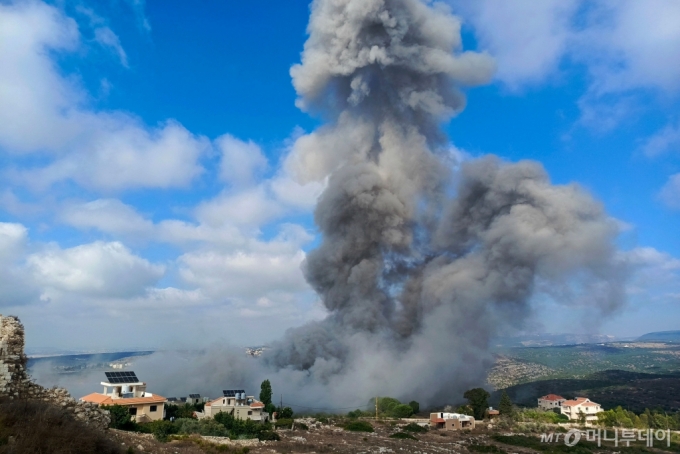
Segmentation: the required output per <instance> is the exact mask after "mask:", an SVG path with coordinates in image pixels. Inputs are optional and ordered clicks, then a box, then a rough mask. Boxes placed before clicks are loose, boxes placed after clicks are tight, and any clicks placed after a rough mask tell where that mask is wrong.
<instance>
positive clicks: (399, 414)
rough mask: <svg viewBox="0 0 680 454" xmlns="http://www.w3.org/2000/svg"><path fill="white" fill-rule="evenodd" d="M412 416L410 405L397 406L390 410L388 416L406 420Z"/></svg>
mask: <svg viewBox="0 0 680 454" xmlns="http://www.w3.org/2000/svg"><path fill="white" fill-rule="evenodd" d="M412 414H413V408H411V406H410V405H406V404H399V405H397V406H395V407H393V408H392V411H391V412H390V416H392V417H395V418H408V417H409V416H411V415H412Z"/></svg>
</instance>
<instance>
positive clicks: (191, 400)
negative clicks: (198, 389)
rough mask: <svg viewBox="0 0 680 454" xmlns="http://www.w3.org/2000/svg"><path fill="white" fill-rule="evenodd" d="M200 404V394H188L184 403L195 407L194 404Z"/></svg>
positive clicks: (201, 400)
mask: <svg viewBox="0 0 680 454" xmlns="http://www.w3.org/2000/svg"><path fill="white" fill-rule="evenodd" d="M202 402H203V399H201V395H200V394H189V397H187V402H186V403H188V404H191V405H196V404H200V403H202Z"/></svg>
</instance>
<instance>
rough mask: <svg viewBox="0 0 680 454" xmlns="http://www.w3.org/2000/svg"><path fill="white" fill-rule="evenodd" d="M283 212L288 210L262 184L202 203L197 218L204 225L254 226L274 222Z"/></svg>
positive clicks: (223, 194)
mask: <svg viewBox="0 0 680 454" xmlns="http://www.w3.org/2000/svg"><path fill="white" fill-rule="evenodd" d="M283 212H284V207H282V206H281V205H280V204H279V203H277V202H276V201H275V200H273V199H272V197H271V196H270V194H269V193H268V191H267V189H266V187H264V186H262V185H261V186H257V187H255V188H251V189H247V190H246V191H243V192H239V193H235V194H233V193H230V192H223V193H222V194H221V195H219V196H217V197H216V198H214V199H212V200H209V201H207V202H203V203H201V204H200V205H199V206H198V207H197V208H196V217H197V218H198V220H199V221H200V222H201V223H204V224H207V225H209V226H213V227H217V226H223V225H237V226H245V227H253V226H260V225H262V224H264V223H266V222H268V221H271V220H273V219H275V218H277V217H279V216H280V215H281V214H282V213H283Z"/></svg>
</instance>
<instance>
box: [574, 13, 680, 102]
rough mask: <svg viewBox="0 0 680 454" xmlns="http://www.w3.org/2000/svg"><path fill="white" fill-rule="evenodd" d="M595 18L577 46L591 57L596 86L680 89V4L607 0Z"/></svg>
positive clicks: (613, 89)
mask: <svg viewBox="0 0 680 454" xmlns="http://www.w3.org/2000/svg"><path fill="white" fill-rule="evenodd" d="M591 19H592V21H591V23H590V24H589V27H588V28H586V29H585V30H584V31H583V32H581V33H580V34H579V36H578V39H577V41H576V43H575V44H576V45H577V46H578V47H579V48H580V49H583V51H582V53H583V54H584V55H586V56H587V58H588V60H587V63H588V64H589V66H590V68H591V72H592V75H593V78H594V83H593V87H592V88H593V89H594V90H596V91H597V92H599V93H607V92H621V91H626V90H631V89H636V88H645V87H646V88H655V89H660V90H664V91H667V92H674V91H677V90H678V89H680V65H678V64H677V62H678V61H680V27H678V23H680V3H678V2H677V1H674V0H648V1H645V2H639V1H635V0H617V1H604V2H601V3H600V4H599V7H598V8H596V9H595V11H594V12H593V13H592V14H591ZM576 52H578V49H575V50H574V53H576Z"/></svg>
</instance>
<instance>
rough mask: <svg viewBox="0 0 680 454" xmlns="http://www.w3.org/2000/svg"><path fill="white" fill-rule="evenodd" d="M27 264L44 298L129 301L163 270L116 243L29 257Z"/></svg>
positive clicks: (90, 245)
mask: <svg viewBox="0 0 680 454" xmlns="http://www.w3.org/2000/svg"><path fill="white" fill-rule="evenodd" d="M27 263H28V265H29V267H30V269H31V270H32V272H33V274H34V277H35V281H36V282H37V283H38V284H39V285H41V287H43V288H44V289H45V290H44V293H43V297H44V298H52V297H55V296H59V295H63V294H68V295H83V296H94V297H109V298H110V297H132V296H136V295H141V294H143V293H144V292H145V290H146V289H147V288H149V287H151V286H153V285H154V284H155V283H156V282H157V281H158V280H159V279H160V278H161V277H162V276H163V274H164V272H165V268H164V267H163V266H159V265H153V264H151V263H150V262H149V261H147V260H145V259H143V258H141V257H138V256H136V255H134V254H133V253H132V252H131V251H130V250H129V249H128V248H126V247H125V246H124V245H123V244H121V243H119V242H112V243H104V242H101V241H97V242H95V243H91V244H85V245H81V246H76V247H73V248H70V249H60V248H59V247H57V246H53V247H51V248H49V249H48V250H45V251H42V252H39V253H35V254H32V255H30V256H29V257H28V259H27Z"/></svg>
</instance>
